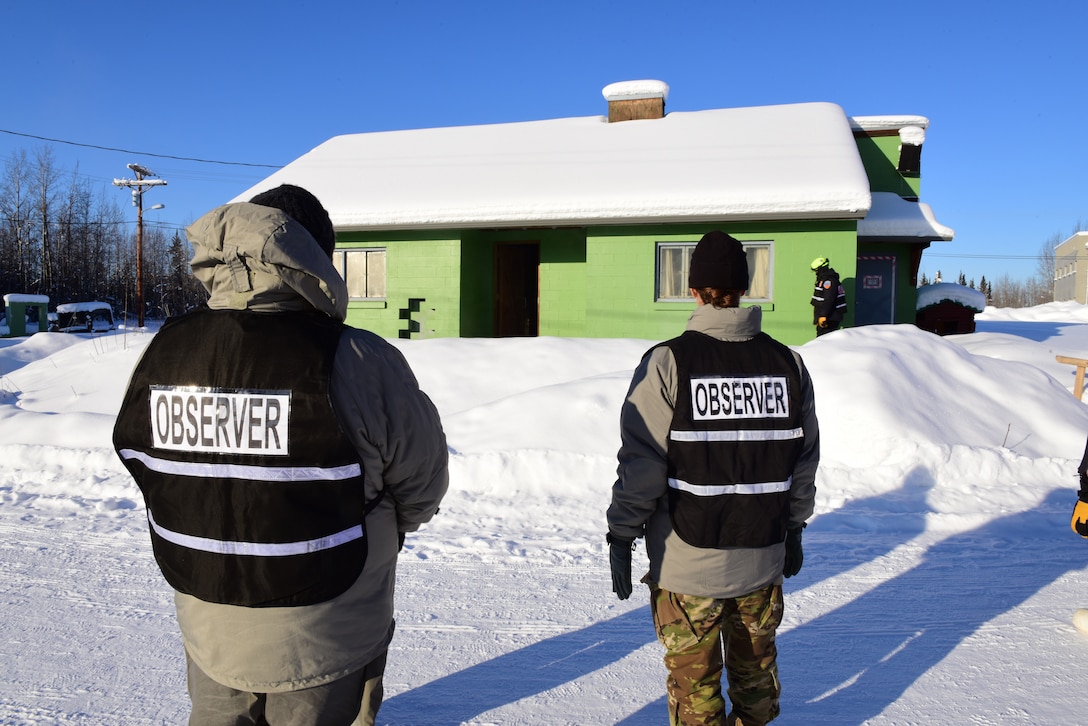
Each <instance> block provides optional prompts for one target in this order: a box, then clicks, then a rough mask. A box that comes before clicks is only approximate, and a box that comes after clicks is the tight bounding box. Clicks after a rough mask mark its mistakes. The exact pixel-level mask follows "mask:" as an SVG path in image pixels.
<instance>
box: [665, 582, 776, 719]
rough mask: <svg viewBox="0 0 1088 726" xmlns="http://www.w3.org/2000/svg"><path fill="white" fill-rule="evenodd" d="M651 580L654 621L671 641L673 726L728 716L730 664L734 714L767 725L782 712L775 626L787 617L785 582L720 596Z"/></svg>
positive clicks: (668, 655)
mask: <svg viewBox="0 0 1088 726" xmlns="http://www.w3.org/2000/svg"><path fill="white" fill-rule="evenodd" d="M647 584H649V585H650V601H651V608H652V610H653V616H654V627H655V629H656V630H657V637H658V640H660V641H661V644H662V645H663V646H665V667H666V668H668V671H669V676H668V680H667V681H666V686H667V689H668V697H669V722H670V723H671V724H672V726H693V725H696V724H697V725H698V726H719V725H720V724H724V723H725V716H726V711H725V700H724V698H723V697H722V683H721V675H722V670H723V668H724V670H725V673H726V678H727V679H728V683H729V689H728V695H729V701H730V703H732V706H733V711H732V713H733V715H734V716H737V717H739V718H740V719H741V721H742V722H743V723H744V725H745V726H749V725H751V726H762V725H763V724H766V723H767V722H769V721H771V720H772V719H774V718H775V717H776V716H778V713H779V705H778V701H779V696H780V695H781V688H780V686H779V682H778V662H777V658H778V650H777V649H776V647H775V632H776V630H777V629H778V626H779V625H780V624H781V622H782V586H781V585H770V586H768V587H765V588H762V589H760V590H756V591H755V592H751V593H749V594H747V595H744V596H742V597H737V598H727V599H715V598H709V597H695V596H691V595H681V594H678V593H674V592H669V591H668V590H662V589H661V588H659V587H657V586H656V585H655V584H653V583H647ZM723 651H724V654H723Z"/></svg>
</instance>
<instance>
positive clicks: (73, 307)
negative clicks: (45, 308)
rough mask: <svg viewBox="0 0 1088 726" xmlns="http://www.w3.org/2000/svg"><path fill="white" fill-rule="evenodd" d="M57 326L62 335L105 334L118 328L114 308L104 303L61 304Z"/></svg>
mask: <svg viewBox="0 0 1088 726" xmlns="http://www.w3.org/2000/svg"><path fill="white" fill-rule="evenodd" d="M56 325H57V327H56V328H55V329H56V330H57V332H60V333H104V332H107V331H109V330H113V329H114V328H115V327H116V325H114V322H113V308H111V307H110V305H109V303H104V302H77V303H61V304H60V305H57V323H56Z"/></svg>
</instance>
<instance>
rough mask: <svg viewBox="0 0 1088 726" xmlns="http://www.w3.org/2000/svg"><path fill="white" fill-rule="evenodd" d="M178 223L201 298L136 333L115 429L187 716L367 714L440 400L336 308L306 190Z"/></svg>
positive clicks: (378, 696)
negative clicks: (142, 506)
mask: <svg viewBox="0 0 1088 726" xmlns="http://www.w3.org/2000/svg"><path fill="white" fill-rule="evenodd" d="M186 232H187V235H188V239H189V241H190V242H191V243H192V244H193V248H194V251H195V255H194V257H193V260H192V269H193V274H194V275H195V276H196V277H197V278H198V279H199V280H200V281H201V282H202V283H203V284H204V286H205V287H206V288H207V290H208V293H209V299H208V303H207V307H204V308H201V309H198V310H195V311H193V312H190V313H187V314H185V315H183V316H180V317H177V318H171V319H170V320H168V321H166V322H165V323H164V324H163V326H162V328H161V329H160V331H159V332H158V333H156V335H155V336H154V338H153V339H152V340H151V342H150V343H149V344H148V346H147V349H146V350H145V351H144V353H143V355H142V357H141V359H140V361H139V363H138V364H137V366H136V368H135V369H134V371H133V374H132V378H131V380H130V382H129V385H128V390H127V392H126V394H125V398H124V400H123V403H122V406H121V410H120V412H119V414H118V417H117V423H116V426H115V428H114V446H115V448H116V449H117V451H118V454H119V456H120V457H121V460H122V461H123V462H124V463H125V466H126V467H127V468H128V470H129V471H130V472H131V473H132V475H133V477H134V478H135V480H136V482H137V484H138V485H139V486H140V489H141V491H142V493H143V495H144V501H145V503H146V505H147V517H148V523H149V524H150V528H151V542H152V547H153V550H154V553H155V559H156V562H157V563H158V565H159V567H160V569H161V570H162V572H163V575H164V576H165V578H166V580H167V582H169V584H170V585H171V586H172V587H173V588H174V590H175V598H174V601H175V606H176V609H177V618H178V624H179V626H180V629H181V635H182V639H183V642H184V646H185V655H186V662H187V669H188V688H189V696H190V700H191V701H192V710H191V713H190V717H189V723H190V724H191V726H228V724H229V725H231V726H235V725H242V724H264V725H266V726H267V725H269V724H270V725H271V726H288V725H289V726H349V725H351V724H356V725H358V724H373V723H374V720H375V717H376V715H377V711H378V708H379V706H380V705H381V701H382V676H383V673H384V669H385V662H386V654H387V652H388V648H389V643H390V640H391V639H392V637H393V628H394V623H393V583H394V578H395V571H396V559H397V553H398V551H399V549H400V547H401V546H402V545H403V542H404V537H405V533H407V532H414V531H416V530H417V529H418V528H419V527H420V525H421V524H423V523H425V522H427V521H429V520H430V519H431V517H432V516H434V514H435V513H436V512H437V511H438V506H439V503H440V501H441V500H442V498H443V496H444V494H445V492H446V489H447V486H448V475H447V451H448V450H447V448H446V442H445V436H444V434H443V432H442V424H441V421H440V420H439V417H438V412H437V411H436V409H435V407H434V405H433V404H432V403H431V401H430V399H429V398H428V397H427V396H426V394H424V393H423V392H422V391H421V390H420V389H419V386H418V384H417V383H416V379H415V376H414V375H413V373H412V371H411V369H410V368H409V366H408V363H407V362H406V361H405V359H404V357H403V356H402V355H401V354H400V352H399V351H397V349H396V348H394V347H393V346H391V345H390V344H389V343H387V342H386V341H384V340H383V339H382V338H380V337H378V336H377V335H374V334H372V333H370V332H367V331H365V330H356V329H353V328H349V327H347V326H346V325H344V323H343V320H344V317H345V313H346V311H347V299H348V292H347V286H346V284H345V283H344V280H343V279H342V278H341V277H340V275H339V273H338V272H337V271H336V269H335V267H334V266H333V263H332V259H331V257H332V253H333V248H334V246H335V241H336V240H335V233H334V232H333V226H332V222H331V221H330V219H329V215H328V213H327V212H326V211H325V209H324V208H323V207H322V205H321V203H320V202H319V201H318V200H317V198H316V197H314V196H313V195H312V194H310V193H309V192H308V191H306V190H305V189H302V188H300V187H296V186H291V185H283V186H280V187H277V188H275V189H272V190H269V191H267V192H264V193H262V194H258V195H257V196H255V197H254V198H253V199H252V200H251V201H250V202H248V203H238V204H228V205H225V206H222V207H219V208H217V209H214V210H212V211H211V212H208V213H207V214H206V215H204V216H203V217H201V218H200V219H198V220H197V221H196V222H195V223H193V224H192V225H191V226H190V227H189V228H188V230H186Z"/></svg>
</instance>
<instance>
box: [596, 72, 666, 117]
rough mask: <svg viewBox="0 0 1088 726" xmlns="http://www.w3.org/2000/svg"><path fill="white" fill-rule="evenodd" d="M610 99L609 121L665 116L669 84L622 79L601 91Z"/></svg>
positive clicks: (607, 99)
mask: <svg viewBox="0 0 1088 726" xmlns="http://www.w3.org/2000/svg"><path fill="white" fill-rule="evenodd" d="M601 93H602V94H603V95H604V98H605V100H606V101H608V122H609V123H614V122H616V121H636V120H640V119H652V118H664V116H665V99H667V98H668V97H669V84H667V83H665V82H663V81H621V82H619V83H611V84H609V85H607V86H605V87H604V90H603V91H601Z"/></svg>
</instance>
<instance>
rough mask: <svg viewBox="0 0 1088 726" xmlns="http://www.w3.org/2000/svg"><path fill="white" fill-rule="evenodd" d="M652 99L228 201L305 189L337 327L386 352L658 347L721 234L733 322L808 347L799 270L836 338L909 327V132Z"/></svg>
mask: <svg viewBox="0 0 1088 726" xmlns="http://www.w3.org/2000/svg"><path fill="white" fill-rule="evenodd" d="M668 91H669V88H668V86H667V85H666V84H664V83H662V82H660V81H631V82H624V83H618V84H612V85H611V86H608V87H606V88H605V89H604V97H605V99H606V100H607V103H608V114H607V116H588V117H578V118H560V119H552V120H544V121H529V122H521V123H506V124H493V125H482V126H466V127H451V128H430V129H415V130H405V131H388V132H375V133H360V134H349V135H344V136H337V137H335V138H332V139H329V140H328V141H326V142H324V143H322V144H321V145H319V146H318V147H317V148H315V149H313V150H312V151H310V152H309V153H307V154H305V155H303V156H302V157H300V158H298V159H296V160H295V161H293V162H291V163H290V164H288V165H287V166H285V167H283V168H282V169H281V170H279V171H277V172H276V173H274V174H272V175H271V176H269V177H268V178H266V179H264V180H263V181H261V182H260V183H259V184H257V185H255V186H254V187H253V188H251V189H250V190H248V191H246V192H245V193H243V194H241V195H239V197H237V198H236V199H235V200H234V201H244V200H246V199H249V198H250V197H252V196H253V195H254V194H256V193H257V192H260V191H263V190H266V189H269V188H271V187H274V186H276V185H278V184H284V183H290V184H297V185H299V186H303V187H305V188H307V189H309V190H311V191H313V192H314V193H315V194H316V195H317V196H318V198H319V199H321V201H322V203H324V205H325V207H326V208H327V209H328V210H329V213H330V215H331V217H332V221H333V224H334V226H335V227H336V231H337V248H336V253H335V262H336V264H337V267H338V269H340V271H341V274H342V275H343V276H344V278H345V280H347V282H348V286H349V290H350V295H351V298H350V302H349V305H348V322H349V323H351V324H353V325H357V326H360V327H365V328H369V329H370V330H373V331H374V332H376V333H378V334H379V335H383V336H386V337H398V336H399V337H404V338H408V337H412V338H414V337H442V336H461V337H504V336H533V335H550V336H567V337H631V338H647V339H664V338H667V337H670V336H672V335H674V334H675V332H676V330H677V329H680V328H682V327H683V324H684V322H685V321H686V320H687V318H688V315H689V314H690V312H691V307H692V301H691V297H690V295H689V294H688V289H687V263H688V260H689V258H690V255H691V251H692V249H693V248H694V246H695V243H696V242H697V241H698V240H699V238H700V237H701V236H702V235H703V234H704V233H706V232H707V231H710V230H713V229H721V230H723V231H725V232H727V233H729V234H731V235H733V236H734V237H736V238H738V239H740V240H741V241H742V242H743V243H744V244H745V248H746V250H747V252H748V258H749V266H750V268H751V273H752V275H751V277H752V280H751V283H750V285H749V291H748V295H747V297H746V298H745V300H744V301H743V302H744V304H753V305H759V306H761V307H762V308H763V311H764V318H763V319H764V329H765V330H767V331H768V332H769V333H771V334H772V335H774V336H775V337H777V338H779V339H781V340H783V341H785V342H787V343H803V342H805V341H807V340H810V339H811V338H812V337H813V336H814V330H815V328H814V327H813V325H812V307H811V305H810V304H809V299H810V296H811V291H812V281H813V275H812V271H811V270H810V269H809V263H810V262H811V261H812V259H813V258H815V257H828V258H829V259H830V260H831V263H832V266H833V267H835V269H836V270H837V271H838V272H839V274H840V276H841V278H842V280H843V284H844V287H845V289H846V292H847V301H848V305H849V310H850V313H849V316H848V318H847V320H846V321H845V324H846V325H853V324H869V323H894V322H900V323H913V322H914V321H915V302H916V292H915V289H916V287H917V273H918V268H919V263H920V260H921V255H922V251H923V250H925V249H926V248H927V247H929V245H930V243H931V242H933V241H939V240H951V239H952V236H953V232H952V230H951V229H949V228H948V227H945V226H943V225H941V224H939V223H938V222H937V221H936V220H935V219H934V216H933V213H932V211H931V210H930V208H929V206H928V205H926V204H924V203H922V202H920V201H919V193H920V190H919V185H920V164H921V149H922V143H923V141H924V137H925V129H926V128H927V126H928V124H929V121H928V119H926V118H924V117H921V116H858V117H849V116H847V115H846V114H845V113H844V112H843V110H842V109H841V108H840V107H839V106H837V105H835V104H832V103H799V104H787V105H779V106H763V107H752V108H724V109H711V110H705V111H693V112H671V113H666V112H665V102H666V100H667V97H668Z"/></svg>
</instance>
